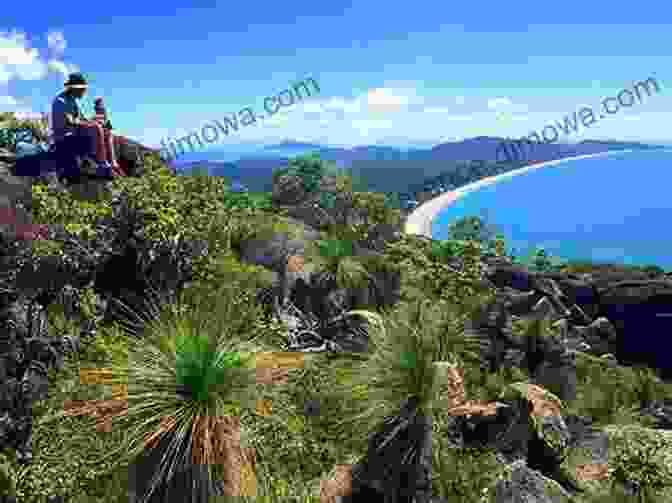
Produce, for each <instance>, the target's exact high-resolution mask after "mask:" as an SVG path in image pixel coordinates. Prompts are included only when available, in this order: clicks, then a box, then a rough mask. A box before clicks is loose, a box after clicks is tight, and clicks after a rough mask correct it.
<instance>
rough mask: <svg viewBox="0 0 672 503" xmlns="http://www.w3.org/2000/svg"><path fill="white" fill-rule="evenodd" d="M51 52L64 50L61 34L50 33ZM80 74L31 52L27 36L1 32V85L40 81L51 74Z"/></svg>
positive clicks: (19, 33) (62, 62)
mask: <svg viewBox="0 0 672 503" xmlns="http://www.w3.org/2000/svg"><path fill="white" fill-rule="evenodd" d="M47 40H48V44H49V48H50V49H52V50H53V51H54V52H55V53H57V54H59V55H60V53H62V52H63V50H65V47H66V42H65V38H64V37H63V34H62V33H61V32H54V31H52V32H49V34H48V35H47ZM74 71H78V67H77V66H76V65H71V64H68V63H66V62H64V61H60V60H58V59H53V58H52V59H51V60H49V61H46V60H45V59H43V58H41V57H40V52H39V51H38V50H37V49H34V48H31V47H30V44H29V42H28V40H27V37H26V34H25V33H22V32H19V31H16V30H14V31H12V32H0V84H6V83H7V82H9V80H11V79H19V80H40V79H43V78H45V77H46V76H47V75H48V74H49V73H50V72H55V73H60V74H63V75H67V74H68V73H71V72H74Z"/></svg>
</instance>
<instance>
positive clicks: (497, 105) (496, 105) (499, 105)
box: [488, 98, 513, 110]
mask: <svg viewBox="0 0 672 503" xmlns="http://www.w3.org/2000/svg"><path fill="white" fill-rule="evenodd" d="M512 104H513V103H512V102H511V100H510V99H509V98H492V99H489V100H488V108H489V109H490V110H501V109H504V108H507V107H509V106H511V105H512Z"/></svg>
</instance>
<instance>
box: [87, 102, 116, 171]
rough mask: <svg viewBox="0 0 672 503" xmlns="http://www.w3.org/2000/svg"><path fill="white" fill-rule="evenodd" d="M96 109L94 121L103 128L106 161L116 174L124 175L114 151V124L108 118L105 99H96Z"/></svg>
mask: <svg viewBox="0 0 672 503" xmlns="http://www.w3.org/2000/svg"><path fill="white" fill-rule="evenodd" d="M94 109H95V112H96V116H95V118H94V119H93V120H94V121H96V122H97V123H98V124H100V125H101V126H102V128H103V133H104V138H105V157H106V160H107V161H108V162H109V163H110V164H111V165H112V168H113V169H114V172H115V174H117V175H122V172H121V171H120V167H119V162H118V161H117V156H116V154H115V151H114V135H113V134H112V123H111V122H110V120H109V118H108V117H107V110H106V109H105V104H104V103H103V98H96V101H95V106H94ZM122 176H123V175H122Z"/></svg>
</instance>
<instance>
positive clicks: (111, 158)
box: [105, 129, 119, 169]
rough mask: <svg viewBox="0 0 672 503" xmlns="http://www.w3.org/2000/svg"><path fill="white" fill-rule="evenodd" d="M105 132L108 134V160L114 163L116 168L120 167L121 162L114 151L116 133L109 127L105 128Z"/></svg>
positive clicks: (106, 142) (106, 141)
mask: <svg viewBox="0 0 672 503" xmlns="http://www.w3.org/2000/svg"><path fill="white" fill-rule="evenodd" d="M105 133H106V135H107V137H106V140H105V144H106V146H107V152H108V160H109V161H110V163H111V164H112V166H113V167H114V168H117V169H118V168H119V162H118V161H117V156H116V153H115V151H114V135H113V134H112V131H111V130H109V129H106V130H105Z"/></svg>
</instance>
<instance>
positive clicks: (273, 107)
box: [161, 77, 320, 161]
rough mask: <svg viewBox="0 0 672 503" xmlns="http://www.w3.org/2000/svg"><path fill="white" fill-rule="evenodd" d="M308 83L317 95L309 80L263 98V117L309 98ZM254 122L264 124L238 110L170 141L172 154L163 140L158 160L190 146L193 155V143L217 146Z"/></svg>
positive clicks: (170, 157) (246, 111) (169, 158)
mask: <svg viewBox="0 0 672 503" xmlns="http://www.w3.org/2000/svg"><path fill="white" fill-rule="evenodd" d="M308 83H310V84H312V86H313V87H314V88H315V90H316V91H317V92H320V87H319V86H318V85H317V82H315V79H313V78H312V77H308V78H306V79H304V80H302V81H300V82H298V83H296V84H294V85H292V86H291V87H290V88H288V89H285V90H283V91H281V92H279V93H278V94H277V95H275V96H269V97H267V98H264V110H266V113H267V114H268V115H267V116H266V117H272V116H273V115H275V114H276V113H277V112H278V111H279V110H280V109H281V108H286V107H290V106H292V105H294V104H295V103H297V102H298V101H301V100H303V99H304V95H303V93H305V95H306V96H307V97H310V96H311V91H310V86H309V85H308ZM302 91H303V93H302ZM239 119H240V120H239ZM257 119H262V120H263V119H264V116H258V115H257V114H255V113H254V110H252V108H251V107H245V108H243V109H242V110H240V112H238V114H231V117H225V118H224V120H223V123H222V122H220V121H219V120H215V121H213V123H214V125H213V124H206V125H204V126H203V127H202V128H201V131H200V135H199V133H198V132H196V131H194V132H192V133H189V134H188V135H187V136H183V137H182V138H178V139H176V140H169V141H168V144H169V145H170V149H172V154H171V152H170V150H169V148H168V146H167V145H166V140H161V146H162V148H161V158H162V159H163V160H165V161H172V160H174V159H175V158H177V157H178V155H183V154H184V151H185V144H187V145H189V148H190V149H191V152H193V151H194V149H195V148H196V147H195V143H197V144H198V145H199V147H200V148H203V147H204V146H205V144H212V143H216V142H218V141H219V140H220V138H222V137H225V136H228V134H229V131H238V129H239V127H240V126H243V127H244V126H249V125H250V124H256V122H257ZM201 138H202V140H201ZM178 149H179V154H178Z"/></svg>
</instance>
